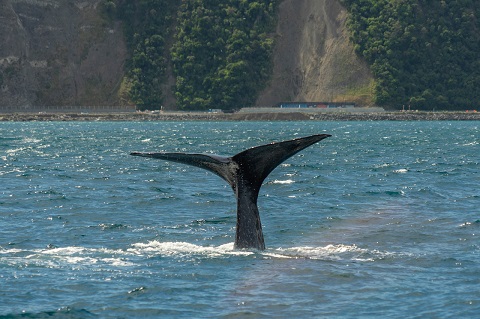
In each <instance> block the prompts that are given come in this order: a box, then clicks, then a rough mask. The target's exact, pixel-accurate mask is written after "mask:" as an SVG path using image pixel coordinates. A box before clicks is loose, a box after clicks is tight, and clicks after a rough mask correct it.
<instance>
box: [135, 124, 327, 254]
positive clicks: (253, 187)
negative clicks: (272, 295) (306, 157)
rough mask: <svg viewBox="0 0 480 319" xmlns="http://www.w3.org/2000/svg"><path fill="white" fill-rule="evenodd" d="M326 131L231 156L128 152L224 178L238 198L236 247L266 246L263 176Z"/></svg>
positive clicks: (321, 137) (261, 248) (254, 148)
mask: <svg viewBox="0 0 480 319" xmlns="http://www.w3.org/2000/svg"><path fill="white" fill-rule="evenodd" d="M330 136H331V135H328V134H318V135H312V136H307V137H302V138H296V139H293V140H289V141H283V142H275V143H271V144H266V145H261V146H257V147H253V148H250V149H247V150H245V151H243V152H240V153H238V154H237V155H234V156H232V157H225V156H219V155H211V154H195V153H137V152H135V153H130V155H133V156H142V157H150V158H156V159H162V160H167V161H173V162H179V163H183V164H188V165H193V166H197V167H200V168H203V169H206V170H208V171H210V172H213V173H214V174H216V175H218V176H220V177H221V178H223V179H224V180H225V181H227V183H228V184H229V185H230V186H231V187H232V189H233V192H234V193H235V197H236V199H237V226H236V234H235V246H234V247H235V248H237V249H242V248H255V249H258V250H263V249H265V242H264V239H263V232H262V224H261V222H260V214H259V212H258V207H257V199H258V193H259V191H260V187H261V186H262V183H263V181H264V180H265V178H266V177H267V176H268V174H270V172H271V171H273V170H274V169H275V167H277V166H278V165H280V164H281V163H283V162H284V161H285V160H286V159H288V158H289V157H292V156H293V155H295V154H296V153H298V152H300V151H301V150H303V149H305V148H307V147H309V146H310V145H313V144H315V143H317V142H319V141H321V140H323V139H324V138H327V137H330Z"/></svg>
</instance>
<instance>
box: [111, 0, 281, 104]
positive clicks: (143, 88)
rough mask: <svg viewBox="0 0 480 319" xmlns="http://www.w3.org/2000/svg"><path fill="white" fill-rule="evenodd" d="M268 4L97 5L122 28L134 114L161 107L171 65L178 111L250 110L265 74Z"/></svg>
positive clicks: (191, 0)
mask: <svg viewBox="0 0 480 319" xmlns="http://www.w3.org/2000/svg"><path fill="white" fill-rule="evenodd" d="M275 1H276V0H257V1H252V0H210V1H201V0H184V1H181V2H179V1H175V0H139V1H127V0H117V1H113V0H104V1H103V2H102V6H103V7H104V9H103V10H104V11H105V14H107V15H111V13H112V12H113V11H115V12H116V14H117V16H118V17H119V19H121V20H122V21H123V23H124V25H125V34H126V38H127V43H128V46H129V49H130V55H131V57H130V60H129V62H128V64H127V66H126V69H127V77H128V80H129V96H130V99H131V100H132V102H134V103H135V104H136V105H137V107H138V108H139V109H152V108H159V106H161V105H162V101H163V96H162V91H161V88H160V85H161V84H162V83H164V82H165V80H166V78H165V71H166V67H167V65H166V63H167V61H168V60H169V59H171V61H172V63H173V72H174V75H175V77H176V86H175V88H174V92H175V96H176V98H177V107H178V108H180V109H185V110H202V109H208V108H221V109H234V108H239V107H242V106H248V105H252V104H253V103H254V102H255V98H256V96H257V92H259V91H260V90H261V89H262V88H263V87H264V85H265V83H266V81H267V79H268V77H269V75H270V72H271V52H272V49H273V39H272V37H271V35H270V32H271V31H272V30H274V28H275ZM172 26H175V27H176V28H175V30H172ZM172 37H173V38H172ZM169 38H171V39H172V40H173V41H172V42H173V44H172V47H171V48H168V47H167V46H166V41H167V40H168V39H169ZM169 49H170V51H169Z"/></svg>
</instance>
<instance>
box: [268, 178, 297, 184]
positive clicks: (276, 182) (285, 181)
mask: <svg viewBox="0 0 480 319" xmlns="http://www.w3.org/2000/svg"><path fill="white" fill-rule="evenodd" d="M272 183H273V184H293V183H295V181H293V180H291V179H287V180H284V181H281V180H277V179H276V180H274V181H272Z"/></svg>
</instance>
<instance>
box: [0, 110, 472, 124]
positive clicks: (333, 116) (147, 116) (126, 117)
mask: <svg viewBox="0 0 480 319" xmlns="http://www.w3.org/2000/svg"><path fill="white" fill-rule="evenodd" d="M478 120H480V112H381V113H377V112H372V113H369V112H362V113H354V112H335V113H303V112H288V113H280V112H278V113H276V112H272V113H270V112H269V113H232V114H228V113H206V112H161V113H144V112H129V113H0V122H42V121H46V122H56V121H62V122H63V121H87V122H94V121H140V122H141V121H478Z"/></svg>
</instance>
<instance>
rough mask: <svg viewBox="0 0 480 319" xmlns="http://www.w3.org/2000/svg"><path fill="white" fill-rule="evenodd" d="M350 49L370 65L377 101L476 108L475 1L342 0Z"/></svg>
mask: <svg viewBox="0 0 480 319" xmlns="http://www.w3.org/2000/svg"><path fill="white" fill-rule="evenodd" d="M343 3H344V4H345V5H346V6H347V8H348V10H349V14H350V15H349V22H348V27H349V29H350V31H351V38H352V40H353V41H354V43H355V44H356V51H357V53H358V54H360V55H361V56H363V57H364V58H365V59H366V60H367V62H368V63H369V64H370V66H371V70H372V72H373V74H374V76H375V79H376V88H375V99H376V103H377V104H378V105H383V106H387V107H392V108H402V106H403V105H405V107H407V106H408V105H410V106H411V108H412V109H421V110H432V109H461V110H463V109H478V108H479V107H480V96H479V92H480V91H479V89H478V88H479V87H480V21H479V19H480V2H479V1H475V0H459V1H438V0H431V1H428V0H420V1H417V0H402V1H398V0H344V1H343Z"/></svg>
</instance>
